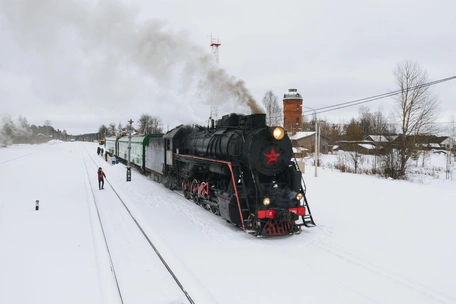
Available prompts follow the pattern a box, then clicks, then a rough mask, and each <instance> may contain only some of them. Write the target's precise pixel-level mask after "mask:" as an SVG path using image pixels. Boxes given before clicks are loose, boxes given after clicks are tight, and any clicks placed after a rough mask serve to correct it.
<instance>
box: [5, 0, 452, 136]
mask: <svg viewBox="0 0 456 304" xmlns="http://www.w3.org/2000/svg"><path fill="white" fill-rule="evenodd" d="M265 3H266V2H264V1H258V0H250V1H249V0H247V1H246V0H243V1H240V0H230V1H213V0H212V1H209V0H192V1H184V0H166V1H165V0H162V1H154V0H152V1H146V0H136V1H128V2H127V1H123V2H122V1H118V0H101V1H95V0H72V1H70V0H0V41H1V47H0V102H1V108H0V116H2V117H3V116H5V115H11V116H12V117H13V119H14V120H16V119H17V117H18V116H19V115H22V116H25V117H26V118H27V119H28V121H29V123H30V124H37V125H42V124H44V121H45V120H50V121H51V122H52V125H53V126H54V127H55V128H56V129H61V130H63V129H65V130H67V132H68V133H70V134H80V133H88V132H96V131H97V130H98V128H99V126H100V125H101V124H105V125H108V124H109V123H111V122H113V123H115V124H116V125H117V124H118V123H119V122H121V123H122V124H123V125H124V124H125V123H126V122H127V121H128V120H129V119H130V118H131V119H133V120H134V121H136V120H138V118H139V116H140V115H141V114H144V113H148V114H151V115H153V116H159V117H160V118H161V119H162V121H163V122H164V127H165V129H167V128H168V127H169V128H172V127H174V126H176V125H177V124H180V123H200V124H204V122H205V121H206V120H207V118H208V116H209V114H210V104H211V100H216V101H217V107H218V114H219V117H220V116H221V115H223V114H227V113H231V112H242V113H250V112H251V111H252V109H253V111H258V109H256V107H257V105H260V106H261V104H262V103H261V101H262V99H263V96H264V93H265V92H266V91H267V90H272V91H273V92H274V93H275V94H276V95H277V96H278V97H279V101H280V102H281V101H282V97H283V94H284V93H286V92H287V90H288V89H289V88H296V89H298V91H299V92H300V93H301V94H302V95H303V97H304V106H308V107H312V108H320V107H324V106H328V105H333V104H338V103H343V102H347V101H351V100H354V99H359V98H364V97H369V96H372V95H377V94H382V93H386V92H390V91H394V90H396V89H397V88H396V87H395V81H394V77H393V72H392V71H393V69H394V68H395V66H396V65H397V64H398V63H399V62H401V61H403V60H410V61H415V62H417V63H418V64H419V65H420V66H421V68H422V69H424V70H426V71H427V72H428V76H429V80H430V81H433V80H437V79H441V78H446V77H450V76H454V75H456V68H455V67H456V59H455V54H456V33H455V29H456V17H455V12H456V2H455V1H450V0H448V1H447V0H434V1H427V0H426V1H425V0H414V1H412V0H406V1H397V0H395V1H390V0H383V1H361V0H346V1H335V0H334V1H328V0H326V1H325V0H323V1H321V0H320V1H296V0H295V1H291V0H282V1H271V2H268V4H266V5H265ZM211 34H212V36H213V37H219V38H220V40H221V44H222V45H221V46H220V48H219V56H220V63H219V65H218V66H217V64H216V63H215V59H214V56H213V54H212V50H211V47H210V36H211ZM220 68H222V69H223V70H220ZM433 91H434V93H435V94H436V95H437V96H438V97H439V100H440V102H441V106H442V110H443V114H442V116H441V118H440V121H441V122H449V121H450V120H451V119H452V117H454V116H456V80H452V81H448V82H445V83H441V84H438V85H436V86H434V87H433ZM365 106H368V107H369V108H370V110H371V111H372V112H374V111H379V110H380V111H382V112H384V114H385V115H388V114H389V113H390V112H391V111H392V110H393V106H394V101H393V99H391V98H389V99H383V100H379V101H374V102H371V103H368V104H365ZM358 111H359V107H350V108H346V109H343V110H337V111H332V112H327V113H324V114H321V117H322V118H326V119H328V120H330V121H331V122H342V121H344V120H346V121H348V120H349V119H350V118H352V117H358Z"/></svg>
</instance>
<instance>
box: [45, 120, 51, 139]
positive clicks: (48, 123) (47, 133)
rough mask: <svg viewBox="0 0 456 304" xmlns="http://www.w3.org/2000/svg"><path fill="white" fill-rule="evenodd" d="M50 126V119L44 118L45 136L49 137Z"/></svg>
mask: <svg viewBox="0 0 456 304" xmlns="http://www.w3.org/2000/svg"><path fill="white" fill-rule="evenodd" d="M51 126H52V123H51V121H50V120H46V121H44V127H45V128H46V136H47V137H48V138H49V135H50V134H49V133H50V130H51V128H52V127H51Z"/></svg>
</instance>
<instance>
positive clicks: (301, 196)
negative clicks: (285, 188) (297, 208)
mask: <svg viewBox="0 0 456 304" xmlns="http://www.w3.org/2000/svg"><path fill="white" fill-rule="evenodd" d="M303 197H304V195H302V193H301V192H299V193H298V194H296V199H297V200H298V201H300V200H302V198H303Z"/></svg>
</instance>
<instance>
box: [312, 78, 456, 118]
mask: <svg viewBox="0 0 456 304" xmlns="http://www.w3.org/2000/svg"><path fill="white" fill-rule="evenodd" d="M453 79H456V76H451V77H447V78H442V79H438V80H434V81H431V82H428V83H423V84H420V85H417V86H414V87H409V88H405V89H401V90H397V91H393V92H389V93H383V94H379V95H374V96H370V97H366V98H361V99H356V100H352V101H347V102H343V103H338V104H335V105H331V106H326V107H321V108H316V109H315V112H316V114H320V113H325V112H330V111H335V110H339V109H343V108H348V107H353V106H357V105H360V104H363V103H367V102H371V101H375V100H379V99H383V98H387V97H391V96H395V95H398V94H401V93H402V92H404V91H414V90H417V89H420V88H427V87H430V86H432V85H436V84H439V83H442V82H446V81H450V80H453ZM322 110H323V111H322ZM310 112H313V110H306V111H303V114H304V115H310V114H305V113H310ZM312 114H314V113H312Z"/></svg>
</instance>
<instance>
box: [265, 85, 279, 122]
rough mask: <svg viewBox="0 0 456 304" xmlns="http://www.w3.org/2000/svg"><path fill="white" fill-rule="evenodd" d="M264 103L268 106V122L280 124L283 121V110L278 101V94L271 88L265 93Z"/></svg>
mask: <svg viewBox="0 0 456 304" xmlns="http://www.w3.org/2000/svg"><path fill="white" fill-rule="evenodd" d="M263 105H264V107H265V108H266V124H267V125H268V126H279V125H280V124H281V123H282V110H281V109H280V106H279V103H278V101H277V96H276V95H274V93H273V92H272V91H271V90H269V91H267V92H266V93H265V94H264V97H263Z"/></svg>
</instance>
